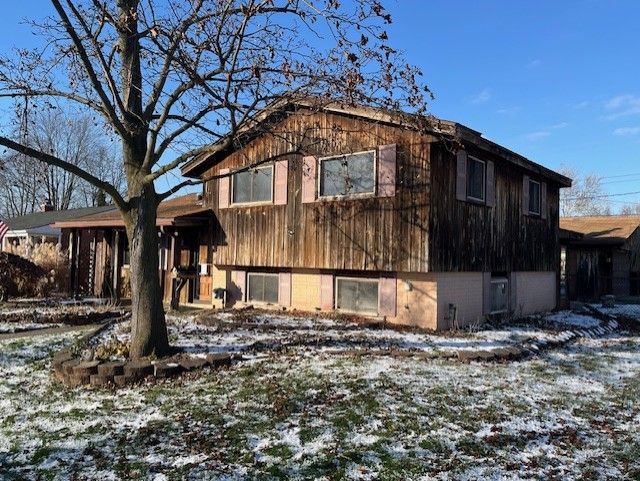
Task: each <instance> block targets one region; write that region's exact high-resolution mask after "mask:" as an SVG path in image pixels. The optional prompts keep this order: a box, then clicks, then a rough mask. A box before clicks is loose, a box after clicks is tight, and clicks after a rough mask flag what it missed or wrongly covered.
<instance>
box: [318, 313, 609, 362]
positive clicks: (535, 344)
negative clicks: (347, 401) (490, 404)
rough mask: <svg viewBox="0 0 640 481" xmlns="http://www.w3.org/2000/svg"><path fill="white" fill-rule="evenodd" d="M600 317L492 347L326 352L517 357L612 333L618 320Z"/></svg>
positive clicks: (492, 358) (486, 358) (489, 358)
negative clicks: (591, 323)
mask: <svg viewBox="0 0 640 481" xmlns="http://www.w3.org/2000/svg"><path fill="white" fill-rule="evenodd" d="M600 316H601V317H599V319H600V320H601V321H602V322H603V325H600V326H597V327H592V328H576V329H572V330H565V331H560V332H559V333H558V334H557V335H556V336H554V338H553V339H549V340H546V339H541V340H536V341H530V342H523V343H521V344H519V345H518V344H514V345H512V346H504V347H498V348H495V349H461V350H458V351H446V350H442V351H410V350H402V349H374V350H372V349H341V350H327V351H324V352H326V353H327V354H339V355H349V356H367V355H381V356H391V357H415V358H418V359H454V360H458V361H461V362H472V361H495V362H502V361H517V360H520V359H524V358H526V357H530V356H536V355H538V354H540V353H542V352H543V351H546V350H550V349H554V348H558V347H562V346H565V345H567V344H569V343H570V342H573V341H576V340H577V339H579V338H582V337H589V338H595V337H599V336H603V335H605V334H611V333H612V332H614V331H615V330H616V329H617V328H618V322H617V321H616V320H615V319H613V318H611V317H607V316H606V315H604V314H602V313H600Z"/></svg>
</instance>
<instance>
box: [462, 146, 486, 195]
mask: <svg viewBox="0 0 640 481" xmlns="http://www.w3.org/2000/svg"><path fill="white" fill-rule="evenodd" d="M485 185H486V164H485V163H484V161H482V160H480V159H476V158H475V157H471V156H469V157H468V158H467V199H471V200H477V201H480V202H484V199H485Z"/></svg>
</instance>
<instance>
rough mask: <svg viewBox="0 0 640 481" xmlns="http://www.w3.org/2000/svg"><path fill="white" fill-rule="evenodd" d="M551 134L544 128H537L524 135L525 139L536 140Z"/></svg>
mask: <svg viewBox="0 0 640 481" xmlns="http://www.w3.org/2000/svg"><path fill="white" fill-rule="evenodd" d="M550 135H551V132H548V131H546V130H538V131H537V132H530V133H528V134H526V135H525V136H524V138H525V139H526V140H529V141H532V142H535V141H536V140H542V139H546V138H547V137H549V136H550Z"/></svg>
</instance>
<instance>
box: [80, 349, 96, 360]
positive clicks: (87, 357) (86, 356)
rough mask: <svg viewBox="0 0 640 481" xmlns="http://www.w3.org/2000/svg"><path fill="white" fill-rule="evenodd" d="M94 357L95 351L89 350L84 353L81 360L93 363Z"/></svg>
mask: <svg viewBox="0 0 640 481" xmlns="http://www.w3.org/2000/svg"><path fill="white" fill-rule="evenodd" d="M93 356H94V352H93V349H91V348H89V349H85V350H84V351H82V356H81V358H82V360H83V361H93Z"/></svg>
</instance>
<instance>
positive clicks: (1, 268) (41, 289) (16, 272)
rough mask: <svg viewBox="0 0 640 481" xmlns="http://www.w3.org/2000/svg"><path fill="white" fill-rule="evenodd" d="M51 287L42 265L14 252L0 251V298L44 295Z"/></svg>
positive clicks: (4, 299) (3, 299)
mask: <svg viewBox="0 0 640 481" xmlns="http://www.w3.org/2000/svg"><path fill="white" fill-rule="evenodd" d="M52 287H53V284H51V283H50V282H49V278H48V277H47V272H46V271H45V270H44V269H43V268H42V267H39V266H37V265H36V264H34V263H33V262H31V261H29V260H27V259H24V258H23V257H20V256H17V255H15V254H10V253H8V252H0V300H2V301H6V300H8V299H9V297H32V296H46V295H47V294H49V292H50V291H51V288H52Z"/></svg>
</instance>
